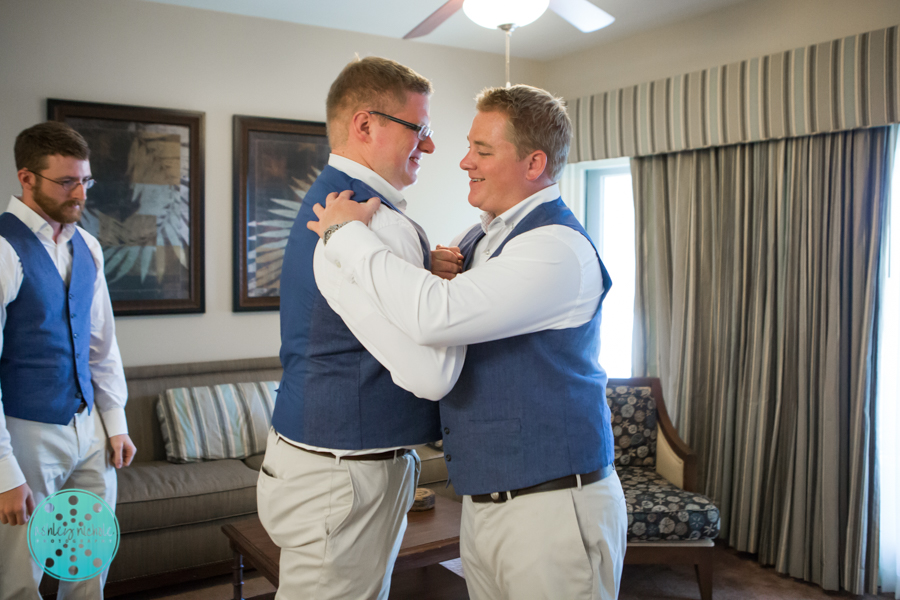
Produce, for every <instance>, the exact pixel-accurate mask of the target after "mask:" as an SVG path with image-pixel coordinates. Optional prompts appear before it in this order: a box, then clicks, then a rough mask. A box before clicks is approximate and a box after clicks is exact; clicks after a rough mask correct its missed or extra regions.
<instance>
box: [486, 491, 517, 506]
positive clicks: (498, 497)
mask: <svg viewBox="0 0 900 600" xmlns="http://www.w3.org/2000/svg"><path fill="white" fill-rule="evenodd" d="M489 495H490V497H491V502H493V503H494V504H503V503H504V502H506V501H507V500H512V498H513V495H512V492H491V493H490V494H489Z"/></svg>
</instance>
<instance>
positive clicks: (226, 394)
mask: <svg viewBox="0 0 900 600" xmlns="http://www.w3.org/2000/svg"><path fill="white" fill-rule="evenodd" d="M276 386H277V382H275V381H263V382H254V383H228V384H222V385H210V386H201V387H192V388H187V387H184V388H175V389H170V390H166V391H165V392H163V393H162V394H160V396H159V402H158V403H157V405H156V414H157V417H158V418H159V425H160V429H161V431H162V436H163V440H164V441H165V445H166V458H167V459H168V460H170V461H172V462H175V463H185V462H195V461H200V460H215V459H222V458H245V457H247V456H252V455H254V454H259V453H260V452H263V451H264V450H265V449H266V437H267V435H268V430H269V426H270V425H271V423H272V411H273V410H274V408H275V388H276Z"/></svg>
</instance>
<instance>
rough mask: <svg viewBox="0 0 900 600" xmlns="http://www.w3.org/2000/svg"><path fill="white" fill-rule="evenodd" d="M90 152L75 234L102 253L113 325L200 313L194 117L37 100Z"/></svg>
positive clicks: (199, 144)
mask: <svg viewBox="0 0 900 600" xmlns="http://www.w3.org/2000/svg"><path fill="white" fill-rule="evenodd" d="M47 116H48V118H50V119H52V120H56V121H62V122H64V123H67V124H68V125H70V126H72V127H73V128H74V129H75V130H76V131H78V132H79V133H80V134H81V135H82V136H84V138H85V140H87V143H88V146H89V147H90V150H91V158H90V162H91V173H92V175H93V177H94V179H96V180H97V184H96V185H95V186H94V187H93V188H91V191H90V193H89V194H88V201H87V203H86V205H85V211H84V214H83V216H82V218H81V222H80V223H79V225H80V226H81V227H83V228H84V229H85V230H86V231H87V232H88V233H90V234H92V235H93V236H95V237H96V238H97V239H98V240H99V241H100V245H101V246H102V247H103V258H104V262H105V264H104V271H105V274H106V279H107V283H108V285H109V295H110V298H111V299H112V305H113V312H114V313H115V315H116V316H126V315H154V314H172V313H198V312H204V308H205V305H204V290H203V164H204V157H203V138H204V113H202V112H193V111H183V110H172V109H162V108H148V107H140V106H124V105H116V104H100V103H94V102H75V101H70V100H55V99H50V100H48V101H47Z"/></svg>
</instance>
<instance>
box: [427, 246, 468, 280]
mask: <svg viewBox="0 0 900 600" xmlns="http://www.w3.org/2000/svg"><path fill="white" fill-rule="evenodd" d="M462 266H463V255H462V254H461V253H460V251H459V248H458V247H456V246H441V245H440V244H438V245H437V246H435V248H434V250H432V251H431V273H432V274H433V275H437V276H438V277H440V278H442V279H453V278H454V277H456V276H457V275H458V274H460V273H462Z"/></svg>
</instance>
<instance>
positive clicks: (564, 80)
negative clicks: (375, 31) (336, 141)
mask: <svg viewBox="0 0 900 600" xmlns="http://www.w3.org/2000/svg"><path fill="white" fill-rule="evenodd" d="M651 1H665V2H671V1H677V0H648V2H651ZM897 23H900V1H898V0H852V1H851V0H752V1H749V2H746V3H744V4H741V5H737V6H735V7H732V8H729V9H726V10H722V11H720V12H717V13H714V14H712V15H708V16H706V17H702V18H699V19H696V20H692V21H689V22H685V23H680V24H675V25H672V26H668V27H665V28H661V29H658V30H656V31H652V32H648V33H646V34H642V35H639V36H634V37H633V38H629V39H625V40H620V41H617V42H615V43H611V44H608V45H605V46H601V47H599V48H596V49H593V50H591V51H587V52H582V53H578V54H575V55H572V56H570V57H567V58H563V59H559V60H555V61H550V62H548V63H538V62H533V61H524V60H516V62H515V65H514V69H515V72H516V73H518V74H519V75H518V76H517V78H519V80H520V81H525V82H528V83H531V84H534V85H543V86H546V87H547V88H548V89H550V90H552V91H554V92H555V93H558V94H562V95H564V96H567V97H569V98H575V97H580V96H584V95H588V94H592V93H596V92H600V91H604V90H608V89H614V88H617V87H621V86H624V85H630V84H635V83H640V82H643V81H649V80H653V79H658V78H662V77H668V76H670V75H675V74H679V73H686V72H691V71H695V70H697V69H701V68H704V67H710V66H715V65H719V64H725V63H729V62H733V61H737V60H742V59H745V58H750V57H753V56H759V55H763V54H768V53H772V52H778V51H782V50H787V49H791V48H795V47H798V46H803V45H807V44H811V43H816V42H822V41H827V40H830V39H833V38H836V37H841V36H844V35H851V34H855V33H860V32H863V31H869V30H872V29H878V28H881V27H886V26H889V25H894V24H897ZM354 52H358V53H359V54H360V55H362V56H365V55H372V54H375V55H382V56H388V57H390V58H393V59H395V60H398V61H400V62H403V63H406V64H408V65H410V66H412V67H413V68H415V69H416V70H418V71H419V72H421V73H423V74H425V75H427V76H428V77H430V78H432V79H433V81H434V84H435V87H436V90H437V91H436V93H435V96H434V98H433V100H432V122H433V124H434V127H435V129H436V130H437V134H436V135H435V141H436V143H437V148H438V150H437V153H436V154H435V155H434V156H431V157H427V158H426V160H425V161H424V164H423V169H422V173H421V178H420V182H419V184H417V185H416V186H414V187H413V188H411V189H410V190H408V191H407V194H406V195H407V198H408V199H409V202H410V209H409V212H410V215H411V216H412V217H413V218H415V219H416V220H418V221H419V222H420V223H422V225H423V226H424V227H425V229H426V231H427V232H428V234H429V237H430V238H431V241H432V243H440V242H443V243H446V242H448V241H449V240H450V238H451V237H452V236H453V235H454V234H455V233H457V232H458V231H460V230H462V229H463V228H464V227H466V226H467V225H469V224H470V223H472V222H474V220H475V218H476V216H477V214H476V211H474V210H473V209H471V208H470V207H468V206H467V205H466V203H465V200H464V198H465V194H466V190H467V187H466V180H465V177H464V176H463V175H462V172H461V171H460V170H459V168H458V163H459V160H460V158H461V157H462V155H463V154H464V152H465V148H466V142H465V133H466V132H467V131H468V127H469V124H470V122H471V117H472V114H473V109H472V98H473V96H474V95H475V94H476V93H477V92H478V90H480V89H481V88H483V87H485V86H488V85H499V84H500V83H502V80H503V76H504V75H503V58H502V57H501V56H499V55H495V54H485V53H478V52H471V51H465V50H458V49H453V48H447V47H441V46H434V45H429V44H424V43H416V42H404V41H401V40H393V39H388V38H382V37H378V36H368V35H362V34H356V33H347V32H342V31H335V30H328V29H322V28H315V27H306V26H301V25H295V24H289V23H280V22H276V21H269V20H264V19H254V18H247V17H239V16H233V15H226V14H219V13H213V12H206V11H200V10H194V9H185V8H179V7H174V6H167V5H161V4H155V3H147V2H139V1H137V0H28V1H23V0H0V81H2V85H0V191H2V195H0V208H2V207H3V206H5V203H6V197H7V196H8V195H9V194H12V193H18V191H19V188H18V184H17V182H16V178H15V166H14V161H13V156H12V143H13V139H14V137H15V135H16V134H17V133H18V132H19V131H20V130H22V129H24V128H25V127H28V126H29V125H32V124H34V123H36V122H38V121H40V120H42V119H44V117H45V111H46V104H45V102H46V99H47V98H64V99H71V100H85V101H93V102H108V103H118V104H136V105H146V106H156V107H168V108H181V109H188V110H198V111H204V112H205V113H206V227H205V235H206V240H205V251H206V313H205V314H202V315H180V316H160V317H123V318H119V319H117V327H118V334H119V343H120V346H121V349H122V354H123V357H124V360H125V364H126V365H129V366H132V365H147V364H157V363H177V362H187V361H195V360H217V359H228V358H244V357H257V356H271V355H274V354H276V353H277V352H278V348H279V334H278V317H277V314H275V313H250V314H248V313H241V314H236V313H233V312H231V298H232V261H231V252H232V250H231V247H232V224H231V214H232V184H231V155H232V149H231V118H232V115H234V114H247V115H257V116H266V117H280V118H288V119H303V120H313V121H321V120H323V119H324V98H325V94H326V92H327V89H328V86H329V85H330V83H331V80H332V79H333V78H334V76H335V75H336V74H337V72H338V71H339V70H340V68H341V67H342V66H343V65H344V64H345V63H346V62H347V61H348V60H350V59H351V58H352V56H353V53H354Z"/></svg>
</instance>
